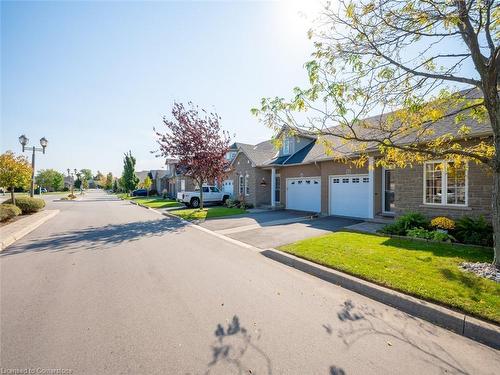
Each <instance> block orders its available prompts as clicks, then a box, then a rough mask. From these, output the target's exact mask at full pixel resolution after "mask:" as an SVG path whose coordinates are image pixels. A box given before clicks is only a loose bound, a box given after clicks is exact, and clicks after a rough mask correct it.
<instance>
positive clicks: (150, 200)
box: [118, 194, 181, 208]
mask: <svg viewBox="0 0 500 375" xmlns="http://www.w3.org/2000/svg"><path fill="white" fill-rule="evenodd" d="M118 197H120V198H122V199H128V200H133V201H134V202H137V203H140V204H143V205H145V206H148V207H151V208H167V207H180V206H181V204H180V203H178V202H176V201H175V200H173V199H163V198H160V197H127V194H118Z"/></svg>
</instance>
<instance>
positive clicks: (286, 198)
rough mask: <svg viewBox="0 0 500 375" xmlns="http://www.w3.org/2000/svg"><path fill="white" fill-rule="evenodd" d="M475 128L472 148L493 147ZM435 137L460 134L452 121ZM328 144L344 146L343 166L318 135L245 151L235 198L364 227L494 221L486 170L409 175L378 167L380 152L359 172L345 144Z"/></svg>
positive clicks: (449, 167) (444, 164)
mask: <svg viewBox="0 0 500 375" xmlns="http://www.w3.org/2000/svg"><path fill="white" fill-rule="evenodd" d="M368 120H370V119H368ZM470 121H471V123H470V124H469V125H470V128H471V132H470V133H469V134H468V136H467V140H463V141H464V142H472V143H474V142H479V141H481V140H487V141H489V140H490V139H491V137H492V130H491V127H490V125H489V124H488V123H477V122H474V121H473V120H470ZM433 129H434V130H435V134H436V135H440V134H449V133H451V134H455V133H453V132H454V131H457V126H456V125H455V123H454V118H453V117H449V118H445V119H443V120H440V121H439V122H436V123H434V124H433ZM458 136H459V135H458V133H456V137H457V139H458ZM328 141H329V142H330V144H333V145H336V147H334V149H335V152H336V156H337V157H336V158H333V157H332V156H331V154H330V153H327V152H326V150H325V147H324V143H323V142H322V140H319V139H318V138H317V137H316V136H314V135H311V134H297V135H294V136H291V137H287V138H285V139H284V141H283V144H282V146H281V148H280V149H279V150H276V149H274V148H273V146H272V143H271V142H270V141H265V142H262V143H259V144H258V145H255V146H253V145H246V144H240V146H239V151H238V154H237V156H236V157H235V159H234V160H233V162H232V172H231V175H230V177H228V179H229V180H230V181H232V184H233V185H232V187H233V193H234V196H235V197H242V196H244V198H245V200H247V201H248V202H249V203H252V204H254V205H255V206H271V207H281V208H285V209H292V210H301V211H308V212H317V213H319V214H321V215H336V216H345V217H355V218H361V219H373V218H376V217H382V216H384V217H385V216H387V217H394V216H398V215H401V214H404V213H406V212H408V211H417V212H421V213H423V214H425V215H427V216H429V217H435V216H448V217H451V218H458V217H460V216H463V215H469V216H479V215H482V216H484V217H485V218H487V219H491V217H492V202H491V196H492V189H493V176H492V173H491V172H490V171H489V170H488V169H487V168H486V167H485V166H483V165H479V164H476V163H474V162H468V163H465V165H461V166H455V165H454V164H453V163H452V162H450V161H447V160H433V161H429V162H426V163H424V164H423V165H415V166H413V167H407V168H383V167H376V166H375V165H376V160H377V157H378V153H377V150H376V148H373V149H372V150H373V151H372V152H371V153H370V152H369V156H370V157H369V161H368V163H367V164H366V165H365V166H362V167H356V166H355V164H354V163H350V162H349V161H347V162H340V161H338V160H339V158H338V156H342V157H343V158H344V159H345V160H349V159H355V158H356V157H357V155H356V154H355V153H354V152H353V151H352V148H349V147H348V146H347V145H343V144H342V143H341V142H340V140H339V139H338V138H336V139H334V138H333V137H331V138H330V139H328ZM339 154H340V155H339Z"/></svg>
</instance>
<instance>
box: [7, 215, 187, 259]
mask: <svg viewBox="0 0 500 375" xmlns="http://www.w3.org/2000/svg"><path fill="white" fill-rule="evenodd" d="M184 227H185V224H183V223H182V222H180V221H178V220H170V219H158V220H149V221H136V222H132V223H124V224H109V225H106V226H101V227H89V228H84V229H79V230H74V231H69V232H65V233H57V234H53V235H51V236H49V237H46V238H41V239H33V240H32V241H30V242H28V243H22V244H19V245H13V246H11V247H9V248H7V249H6V250H4V251H3V252H2V253H1V254H0V256H2V257H5V256H9V255H15V254H20V253H25V252H42V251H44V252H55V251H65V250H75V251H76V250H98V249H105V248H111V247H114V246H117V245H120V244H122V243H125V242H130V241H137V240H140V239H144V238H148V237H159V236H162V235H164V234H167V233H179V232H180V231H182V230H183V229H184Z"/></svg>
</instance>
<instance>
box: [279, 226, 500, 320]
mask: <svg viewBox="0 0 500 375" xmlns="http://www.w3.org/2000/svg"><path fill="white" fill-rule="evenodd" d="M279 249H280V250H282V251H285V252H287V253H290V254H293V255H296V256H299V257H301V258H304V259H307V260H310V261H312V262H316V263H319V264H322V265H324V266H327V267H331V268H334V269H337V270H339V271H344V272H346V273H349V274H351V275H354V276H358V277H360V278H362V279H365V280H368V281H373V282H375V283H377V284H380V285H384V286H387V287H389V288H392V289H395V290H398V291H401V292H403V293H407V294H410V295H413V296H416V297H419V298H422V299H426V300H429V301H432V302H436V303H438V304H441V305H446V306H449V307H452V308H454V309H457V310H461V311H463V312H465V313H468V314H471V315H474V316H477V317H480V318H484V319H487V320H491V321H494V322H497V323H500V284H499V283H496V282H494V281H492V280H487V279H485V278H481V277H478V276H476V275H474V274H472V273H470V272H464V271H462V270H460V268H459V264H460V263H461V262H465V261H467V262H491V261H492V260H493V251H492V250H486V249H484V248H478V247H474V246H453V244H449V243H443V244H440V243H428V242H420V241H412V240H405V239H395V238H388V237H380V236H376V235H370V234H362V233H352V232H336V233H332V234H328V235H325V236H321V237H316V238H311V239H307V240H303V241H299V242H296V243H292V244H289V245H284V246H281V247H280V248H279Z"/></svg>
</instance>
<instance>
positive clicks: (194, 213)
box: [171, 206, 246, 220]
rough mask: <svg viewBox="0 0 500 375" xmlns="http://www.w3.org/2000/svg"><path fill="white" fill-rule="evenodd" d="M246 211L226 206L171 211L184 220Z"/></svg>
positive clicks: (202, 218)
mask: <svg viewBox="0 0 500 375" xmlns="http://www.w3.org/2000/svg"><path fill="white" fill-rule="evenodd" d="M245 212H246V211H245V210H243V209H241V208H228V207H223V206H211V207H205V208H204V209H203V210H200V209H199V208H186V209H184V210H175V211H172V212H171V213H172V214H174V215H175V216H179V217H180V218H183V219H185V220H204V219H210V218H213V217H222V216H230V215H238V214H243V213H245Z"/></svg>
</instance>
